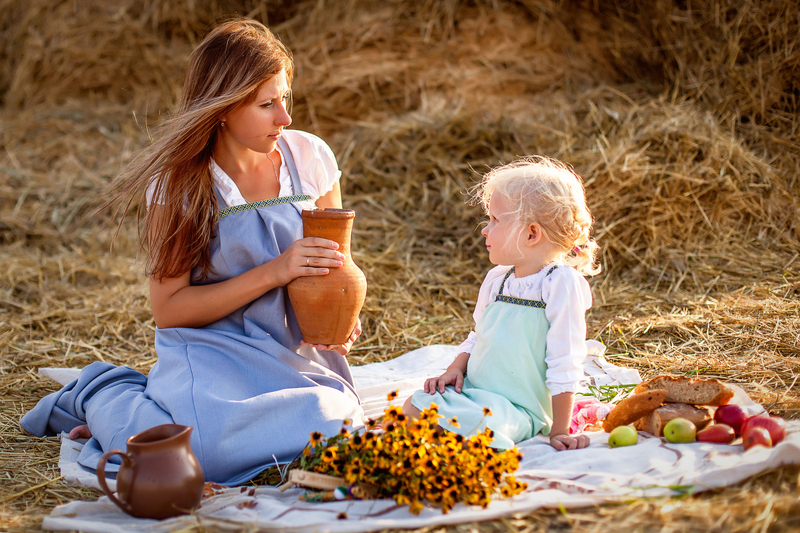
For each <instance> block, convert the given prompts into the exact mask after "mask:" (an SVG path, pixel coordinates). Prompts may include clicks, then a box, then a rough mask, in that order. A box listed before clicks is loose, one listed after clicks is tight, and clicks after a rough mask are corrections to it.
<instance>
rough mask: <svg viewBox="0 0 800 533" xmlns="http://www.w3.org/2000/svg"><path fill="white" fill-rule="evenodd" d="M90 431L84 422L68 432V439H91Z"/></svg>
mask: <svg viewBox="0 0 800 533" xmlns="http://www.w3.org/2000/svg"><path fill="white" fill-rule="evenodd" d="M91 438H92V432H91V431H89V426H87V425H86V424H84V425H82V426H75V427H74V428H72V430H71V431H70V432H69V440H78V439H91Z"/></svg>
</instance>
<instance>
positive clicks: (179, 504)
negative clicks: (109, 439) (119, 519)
mask: <svg viewBox="0 0 800 533" xmlns="http://www.w3.org/2000/svg"><path fill="white" fill-rule="evenodd" d="M191 433H192V428H191V427H189V426H181V425H178V424H164V425H162V426H156V427H153V428H150V429H148V430H146V431H142V432H141V433H137V434H136V435H134V436H133V437H131V438H129V439H128V441H127V450H128V451H127V453H124V452H122V450H111V451H108V452H106V453H104V454H103V456H102V457H100V462H99V463H98V464H97V481H99V482H100V487H101V488H102V489H103V492H104V493H105V494H106V496H108V497H109V499H110V500H111V501H112V502H114V503H115V504H116V505H117V507H119V508H120V509H122V510H123V511H125V512H126V513H128V514H129V515H131V516H135V517H137V518H155V519H158V520H160V519H162V518H169V517H172V516H178V515H182V514H187V513H189V512H191V511H192V510H193V509H195V508H196V507H197V506H198V504H199V503H200V500H201V499H202V497H203V470H202V468H201V467H200V463H199V462H198V461H197V458H196V457H195V455H194V453H192V447H191V444H190V442H189V436H190V435H191ZM112 455H121V456H122V466H120V468H119V473H118V474H117V494H118V496H119V498H117V497H116V496H114V494H113V493H112V492H111V491H110V490H109V489H108V485H107V484H106V476H105V466H106V462H107V461H108V459H109V458H110V457H111V456H112Z"/></svg>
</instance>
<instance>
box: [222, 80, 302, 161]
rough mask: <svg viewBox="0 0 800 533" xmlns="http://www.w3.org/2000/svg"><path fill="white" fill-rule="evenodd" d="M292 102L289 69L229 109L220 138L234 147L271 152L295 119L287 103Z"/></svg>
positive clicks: (223, 118) (236, 149)
mask: <svg viewBox="0 0 800 533" xmlns="http://www.w3.org/2000/svg"><path fill="white" fill-rule="evenodd" d="M288 102H289V83H288V81H287V79H286V71H285V70H282V71H281V72H280V73H279V74H276V75H275V76H273V77H271V78H270V79H268V80H267V81H266V82H264V84H263V85H261V87H259V89H258V92H257V93H256V96H255V98H254V99H253V100H252V101H250V102H246V103H245V104H243V105H242V106H241V107H238V108H236V109H234V110H233V111H231V112H230V113H227V114H226V115H225V116H224V117H222V120H223V121H224V122H225V127H224V128H220V141H222V142H223V143H225V144H226V145H229V146H230V147H231V148H232V149H233V150H234V151H238V150H241V149H242V148H248V149H250V150H252V151H254V152H260V153H269V152H272V151H273V150H274V149H275V146H276V144H277V143H278V139H279V138H280V136H281V134H282V132H283V128H285V127H286V126H288V125H289V124H291V123H292V117H290V116H289V113H288V111H287V110H286V106H287V104H288Z"/></svg>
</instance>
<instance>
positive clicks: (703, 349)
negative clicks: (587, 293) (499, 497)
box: [0, 0, 800, 532]
mask: <svg viewBox="0 0 800 533" xmlns="http://www.w3.org/2000/svg"><path fill="white" fill-rule="evenodd" d="M291 4H292V5H290V6H284V5H283V4H282V3H281V2H278V1H277V0H261V1H258V0H208V1H196V0H173V1H165V0H114V1H107V0H57V1H53V0H25V1H22V0H0V106H1V107H0V176H2V180H0V258H1V259H0V265H2V266H1V267H0V357H1V358H2V359H1V360H0V396H1V397H2V404H0V417H2V421H1V422H0V429H1V431H0V442H1V443H2V444H0V465H2V472H0V476H2V481H1V482H0V529H4V530H6V529H8V530H11V531H38V530H39V527H40V523H41V522H40V521H41V518H42V516H43V515H44V514H46V513H48V512H49V511H50V509H52V508H53V506H55V505H57V504H59V503H63V502H66V501H71V500H74V499H78V498H81V499H92V498H95V497H97V494H95V493H92V492H91V491H87V490H81V489H76V488H74V487H69V486H67V485H65V484H64V483H63V482H62V481H61V480H60V479H59V474H58V468H57V465H56V463H57V455H58V443H57V441H56V440H55V439H53V438H49V439H36V438H33V437H30V436H28V435H25V434H23V433H22V432H21V431H20V429H19V426H18V420H19V417H20V416H21V415H22V413H24V412H25V411H26V409H28V408H30V407H31V406H32V405H33V404H34V403H35V402H36V401H37V399H39V398H40V397H41V396H43V395H44V394H46V393H47V392H50V391H52V390H54V387H53V384H52V383H49V382H47V381H46V380H44V379H42V378H40V377H39V376H38V374H37V370H38V368H39V367H42V366H53V365H56V366H75V367H81V366H84V365H86V364H87V363H90V362H92V361H96V360H105V361H111V362H115V363H121V364H128V365H131V366H133V367H136V368H139V369H141V370H143V371H147V370H148V369H149V367H150V366H151V365H152V363H153V362H154V360H155V354H154V351H153V330H154V325H153V322H152V320H151V317H150V312H149V305H148V293H147V287H146V282H145V279H144V278H143V269H142V265H141V262H140V260H139V259H138V256H137V247H136V239H137V231H136V227H135V221H133V220H128V221H126V222H125V223H124V224H123V226H122V230H121V233H120V236H119V238H118V240H117V243H116V248H114V249H113V251H112V250H111V249H110V244H111V234H112V229H113V227H114V223H115V222H114V221H112V220H111V219H110V216H109V215H106V216H100V217H94V218H89V217H87V216H86V215H87V213H88V212H89V211H90V210H91V208H92V207H93V206H94V202H95V201H96V198H97V196H98V194H99V193H100V191H102V190H103V188H104V187H105V186H106V185H107V184H108V182H109V180H110V179H111V178H112V177H113V176H114V175H115V174H116V173H117V172H118V171H119V170H120V168H122V166H123V165H124V164H125V163H126V162H127V161H129V160H130V159H131V157H132V154H134V153H135V152H136V150H137V149H139V148H140V147H142V146H143V145H144V144H145V143H146V142H147V139H148V136H147V135H148V131H149V128H150V127H151V126H153V125H155V124H157V123H158V120H159V117H160V116H161V115H162V114H164V113H169V110H170V106H171V105H172V103H173V102H174V100H175V95H176V94H177V92H178V90H179V86H180V83H181V76H182V70H183V67H184V65H185V61H186V57H187V54H188V52H189V51H190V50H191V48H192V46H193V45H194V44H196V43H197V42H198V40H199V39H200V38H202V35H203V33H204V32H205V31H207V29H208V28H209V27H210V26H211V25H212V24H213V22H214V21H215V20H218V19H219V18H220V17H222V16H225V15H232V14H239V15H250V16H252V17H255V18H258V19H260V20H263V21H265V22H267V23H268V24H269V25H270V26H271V27H272V28H273V29H274V30H275V31H276V32H277V33H278V34H279V35H280V36H281V38H282V39H283V40H284V42H286V43H287V44H288V45H289V46H290V47H291V48H292V49H293V51H294V53H295V59H296V62H297V65H298V73H297V78H296V80H297V81H296V84H295V86H294V118H295V125H296V127H298V128H302V129H306V130H309V131H312V132H315V133H317V134H319V135H321V136H322V137H323V138H325V139H326V140H327V141H328V142H329V143H330V144H331V146H332V147H333V148H334V151H335V153H336V154H337V157H338V159H339V163H340V166H341V168H342V170H343V172H344V177H343V183H344V191H345V195H346V200H345V203H346V205H347V206H349V207H351V208H354V209H356V210H357V212H358V215H357V221H356V230H355V232H356V234H355V238H354V241H355V256H356V260H357V262H358V263H359V264H360V266H361V267H362V268H363V269H364V270H365V272H366V273H367V276H368V279H369V284H370V289H369V295H368V301H367V303H366V306H365V308H364V311H363V314H362V318H363V320H364V325H365V333H364V335H363V336H362V338H361V339H360V341H359V344H358V345H357V347H356V349H355V350H354V352H353V354H352V356H351V361H352V363H353V364H363V363H368V362H372V361H378V360H385V359H388V358H392V357H395V356H397V355H399V354H402V353H404V352H406V351H408V350H410V349H413V348H416V347H418V346H421V345H426V344H429V343H455V342H458V341H459V339H460V338H461V337H462V336H463V335H464V334H465V333H466V332H467V331H468V330H469V329H470V315H471V310H472V307H473V305H474V302H475V298H476V295H477V289H478V285H479V282H480V280H481V279H482V276H483V273H484V272H485V270H486V269H487V268H488V267H489V264H488V262H487V259H486V254H485V250H484V249H483V246H482V240H481V238H480V236H479V233H478V224H479V222H480V219H481V213H480V212H479V210H478V209H477V208H475V207H469V206H467V205H465V202H464V200H465V195H464V191H465V190H466V189H467V187H468V186H469V185H470V184H471V183H473V182H474V180H475V179H476V177H477V175H478V174H479V173H480V172H482V171H483V170H485V169H486V168H487V166H489V165H496V164H498V163H501V162H507V161H509V160H511V159H513V158H514V157H515V156H517V155H522V154H530V153H540V154H548V155H551V156H555V157H558V158H562V159H564V160H566V161H569V162H571V163H573V164H574V165H575V167H576V169H577V170H578V172H579V173H581V174H582V175H583V176H584V178H585V180H586V186H587V190H588V196H589V200H590V204H591V207H592V209H593V211H594V214H595V217H596V237H597V239H598V241H599V242H600V244H601V245H602V247H603V256H602V259H603V264H604V267H605V271H604V273H603V274H602V275H600V276H598V277H597V278H595V279H594V280H593V281H592V283H593V288H594V293H595V299H596V303H595V307H594V309H593V310H592V311H591V313H590V315H589V331H590V335H591V336H592V337H595V338H597V339H599V340H601V341H603V342H604V343H606V344H607V345H608V346H609V353H610V354H612V355H611V360H612V361H614V362H616V363H618V364H623V365H628V366H632V367H635V368H638V369H639V370H640V371H641V373H642V374H643V375H645V376H649V375H653V374H655V373H660V372H667V373H671V374H675V375H680V374H684V373H697V374H699V375H702V376H713V377H719V378H722V379H724V380H727V381H730V382H733V383H737V384H739V385H741V386H742V387H744V388H745V390H747V391H748V392H749V393H750V394H751V395H752V397H753V398H754V399H755V400H757V401H759V402H761V403H763V404H764V405H765V406H766V407H767V408H768V409H769V410H770V411H772V412H774V413H777V414H781V415H783V416H786V417H790V418H792V417H797V416H798V415H799V414H800V413H799V411H800V392H799V391H800V384H798V383H796V382H797V378H798V375H800V364H799V361H800V359H799V358H798V356H800V345H799V344H798V336H800V318H799V313H798V303H797V301H798V293H800V220H798V212H799V210H798V207H800V206H799V201H798V198H800V180H798V174H799V172H798V171H799V170H800V119H798V107H799V106H800V101H799V100H800V8H798V5H797V3H796V2H795V1H794V0H762V1H751V0H697V1H692V2H682V1H675V2H669V1H665V0H657V1H655V2H651V1H645V0H639V1H637V0H616V1H615V2H597V1H594V2H590V1H584V2H580V1H574V2H570V1H561V2H555V1H547V0H521V1H518V2H505V1H502V0H494V1H490V0H481V1H470V2H467V1H462V2H459V1H456V0H427V1H419V2H412V1H410V0H406V1H403V0H382V1H377V0H372V1H369V0H348V1H338V0H337V1H333V0H328V1H327V2H326V1H324V0H314V1H301V2H296V3H291ZM799 474H800V469H799V468H797V467H784V468H780V469H778V470H776V471H773V472H767V473H765V474H763V475H761V476H758V477H756V478H754V479H751V480H749V481H747V482H746V483H743V484H741V485H739V486H736V487H731V488H728V489H725V490H720V491H715V492H713V493H705V494H701V495H698V496H693V497H688V498H682V499H663V500H655V501H635V502H628V503H625V504H620V505H613V506H604V507H600V508H596V509H586V510H581V511H574V512H573V511H570V512H568V513H560V512H558V511H545V512H536V513H533V514H530V515H526V516H518V517H512V518H509V519H507V520H499V521H494V522H488V523H481V524H472V525H464V526H459V527H452V528H448V529H451V530H455V531H467V530H468V531H474V530H477V531H481V532H489V531H496V530H503V531H505V530H512V531H516V530H520V531H540V530H551V529H555V530H571V531H580V532H589V531H607V530H624V531H654V530H659V531H737V532H738V531H748V532H750V531H752V532H764V531H796V530H798V529H800V518H799V517H800V503H799V502H798V496H800V477H799Z"/></svg>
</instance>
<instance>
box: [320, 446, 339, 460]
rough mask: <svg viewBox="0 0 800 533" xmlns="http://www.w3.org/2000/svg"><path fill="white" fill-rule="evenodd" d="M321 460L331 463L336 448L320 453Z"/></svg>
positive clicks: (334, 457) (326, 449)
mask: <svg viewBox="0 0 800 533" xmlns="http://www.w3.org/2000/svg"><path fill="white" fill-rule="evenodd" d="M322 460H323V461H324V462H326V463H331V462H333V461H335V460H336V448H333V447H331V448H325V451H324V452H322Z"/></svg>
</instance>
